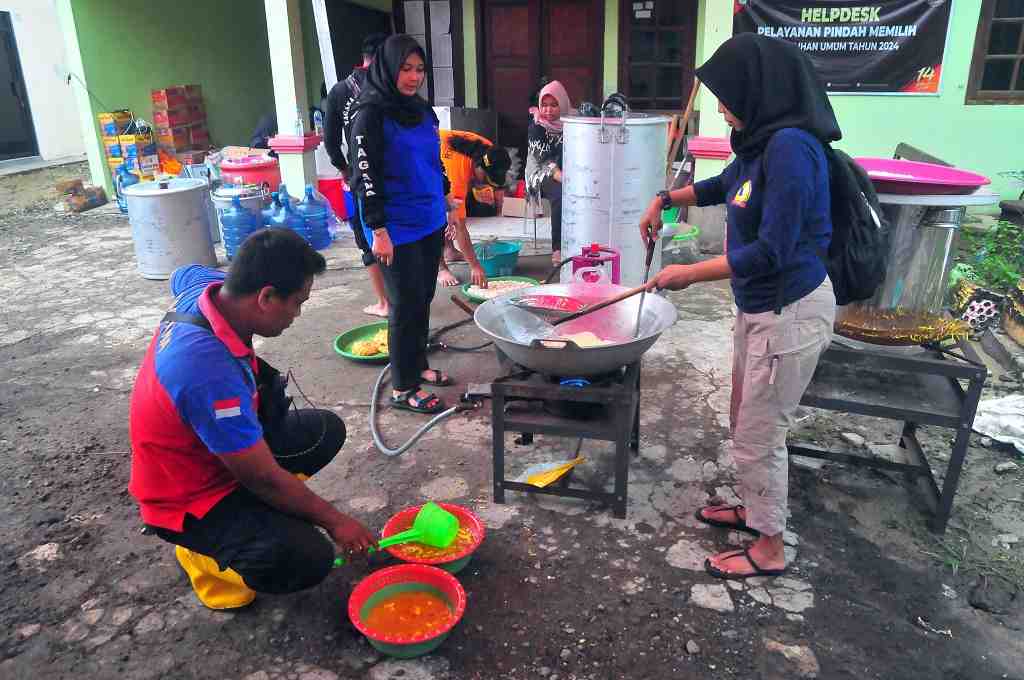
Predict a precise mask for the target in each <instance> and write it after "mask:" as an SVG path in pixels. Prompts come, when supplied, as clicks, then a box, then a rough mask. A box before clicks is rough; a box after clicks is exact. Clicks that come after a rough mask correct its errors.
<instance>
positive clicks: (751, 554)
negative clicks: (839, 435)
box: [640, 33, 840, 579]
mask: <svg viewBox="0 0 1024 680" xmlns="http://www.w3.org/2000/svg"><path fill="white" fill-rule="evenodd" d="M697 77H698V78H699V79H700V80H701V81H702V82H703V83H704V84H705V85H706V86H707V87H708V88H709V89H710V90H711V92H713V93H714V94H715V96H716V97H717V98H718V101H719V105H718V110H719V111H720V112H721V113H722V115H723V116H724V117H725V120H726V122H727V123H728V124H729V126H730V127H731V128H732V135H731V142H732V149H733V152H734V153H735V154H736V159H735V160H734V161H733V162H732V163H731V164H729V165H728V166H727V167H726V168H725V170H723V171H722V174H721V175H719V176H718V177H713V178H711V179H707V180H704V181H702V182H698V183H697V184H695V185H693V186H689V187H686V188H684V189H678V190H676V191H673V192H671V194H667V193H666V192H662V193H661V194H659V197H658V198H657V199H655V201H654V202H653V203H652V204H651V206H650V207H649V208H648V210H647V212H646V213H645V215H644V217H643V219H642V220H641V222H640V231H641V234H642V235H643V238H644V239H645V240H649V239H652V238H654V236H655V234H656V233H657V231H658V230H659V229H660V228H661V211H662V209H663V208H665V207H668V206H669V205H697V206H706V205H715V204H720V203H725V204H726V205H727V209H728V226H727V231H726V246H727V247H726V254H725V255H722V256H720V257H717V258H714V259H711V260H707V261H704V262H700V263H698V264H694V265H673V266H669V267H666V268H665V269H663V270H662V271H661V272H660V273H659V274H658V275H657V277H656V278H655V279H654V280H653V281H652V282H651V284H650V285H651V287H652V288H659V289H669V290H682V289H684V288H686V287H687V286H690V285H691V284H694V283H698V282H701V281H717V280H721V279H730V280H731V282H732V290H733V295H734V297H735V301H736V306H737V307H738V309H739V314H738V316H737V318H736V324H735V330H734V335H733V374H732V404H731V409H730V430H731V434H732V454H733V457H734V459H735V461H736V468H737V472H738V476H739V478H740V489H741V493H742V498H743V502H744V505H735V506H732V505H713V506H708V507H704V508H701V509H699V510H698V511H697V519H698V520H700V521H701V522H705V523H707V524H711V525H713V526H718V527H726V528H729V529H735V530H739V531H744V532H747V533H750V534H753V535H754V536H756V537H757V538H756V539H755V540H754V541H753V543H751V544H750V545H749V546H748V547H747V548H745V549H742V550H730V551H727V552H724V553H721V554H718V555H715V556H714V557H712V558H710V559H709V560H707V561H706V562H705V568H706V569H707V570H708V572H709V573H711V574H712V575H714V576H717V577H720V578H729V579H736V578H746V577H749V576H758V575H776V574H780V573H782V572H783V570H784V569H785V568H786V562H785V553H784V549H783V542H782V534H783V531H784V529H785V528H786V517H787V514H788V513H787V500H788V484H789V479H788V456H787V450H786V435H787V433H788V430H789V428H790V427H791V426H792V424H793V417H794V413H795V411H796V408H797V406H798V405H799V403H800V399H801V397H802V396H803V392H804V390H805V389H806V388H807V385H808V383H809V382H810V380H811V376H812V375H813V374H814V369H815V366H816V365H817V363H818V358H819V357H820V355H821V353H822V352H823V351H824V350H825V348H826V347H827V346H828V344H829V342H830V341H831V338H832V324H833V321H834V319H835V304H836V301H835V296H834V294H833V291H832V284H831V282H830V281H829V278H828V276H827V273H826V270H825V266H824V264H823V263H822V260H821V258H820V257H819V256H818V253H819V252H825V251H826V250H827V249H828V245H829V241H830V239H831V235H832V223H831V219H830V217H829V213H830V199H829V175H828V161H827V157H826V153H829V151H827V150H826V147H827V145H828V143H829V142H832V141H835V140H838V139H839V138H840V131H839V125H838V123H837V122H836V118H835V114H834V113H833V112H832V107H831V105H830V104H829V101H828V97H827V96H826V94H825V90H824V88H823V87H822V85H821V82H820V81H819V80H818V77H817V75H816V74H815V73H814V71H813V68H812V66H811V64H810V62H809V61H808V60H807V58H806V57H805V56H804V55H803V53H801V52H800V50H799V48H797V47H796V46H793V45H791V44H789V43H786V42H783V41H781V40H775V39H772V38H765V37H763V36H757V35H753V34H749V33H744V34H741V35H737V36H734V37H732V38H730V39H729V40H728V41H726V42H725V43H724V44H723V45H722V46H721V47H720V48H719V49H718V51H717V52H715V54H714V56H712V57H711V59H710V60H708V62H707V63H706V64H704V65H703V66H701V67H700V68H699V69H697Z"/></svg>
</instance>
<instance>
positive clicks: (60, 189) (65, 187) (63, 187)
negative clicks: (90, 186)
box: [54, 179, 85, 196]
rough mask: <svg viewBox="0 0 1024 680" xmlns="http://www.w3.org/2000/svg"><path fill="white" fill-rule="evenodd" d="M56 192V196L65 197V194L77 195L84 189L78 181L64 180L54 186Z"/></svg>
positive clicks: (80, 181)
mask: <svg viewBox="0 0 1024 680" xmlns="http://www.w3.org/2000/svg"><path fill="white" fill-rule="evenodd" d="M54 188H55V189H56V190H57V195H58V196H66V195H67V194H77V193H81V191H82V190H83V189H84V188H85V186H84V185H83V183H82V180H80V179H66V180H64V181H63V182H57V183H56V184H55V185H54Z"/></svg>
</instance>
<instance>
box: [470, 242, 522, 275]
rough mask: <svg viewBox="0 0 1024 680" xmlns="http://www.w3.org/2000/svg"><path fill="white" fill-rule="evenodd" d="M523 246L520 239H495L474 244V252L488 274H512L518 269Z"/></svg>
mask: <svg viewBox="0 0 1024 680" xmlns="http://www.w3.org/2000/svg"><path fill="white" fill-rule="evenodd" d="M522 247H523V244H522V243H520V242H519V241H493V242H491V243H478V244H476V245H474V246H473V252H474V253H476V258H477V259H478V260H480V266H481V267H483V268H484V273H485V274H487V276H511V275H512V274H513V273H514V272H515V270H516V264H517V263H518V262H519V251H520V249H522Z"/></svg>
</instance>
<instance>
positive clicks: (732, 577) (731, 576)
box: [704, 548, 786, 581]
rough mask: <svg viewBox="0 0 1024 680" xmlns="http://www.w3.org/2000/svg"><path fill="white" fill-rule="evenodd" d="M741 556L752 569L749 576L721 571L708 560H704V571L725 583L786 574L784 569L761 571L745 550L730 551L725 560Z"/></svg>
mask: <svg viewBox="0 0 1024 680" xmlns="http://www.w3.org/2000/svg"><path fill="white" fill-rule="evenodd" d="M741 555H742V556H743V557H744V559H746V560H747V562H749V563H750V566H751V567H753V568H754V571H753V572H751V573H749V574H737V573H735V572H731V571H722V570H721V569H719V568H718V567H716V566H715V565H713V564H711V560H710V559H706V560H704V570H705V571H706V572H708V573H709V574H711V575H712V576H714V577H715V578H722V579H725V580H727V581H742V580H743V579H745V578H752V577H754V576H782V575H783V574H785V573H786V570H785V568H783V569H762V568H761V567H760V566H759V565H758V564H757V562H755V561H754V558H753V557H751V556H750V551H749V550H748V549H746V548H744V549H743V550H732V551H730V552H729V553H728V554H727V557H726V559H732V558H733V557H739V556H741Z"/></svg>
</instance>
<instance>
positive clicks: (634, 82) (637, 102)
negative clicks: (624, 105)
mask: <svg viewBox="0 0 1024 680" xmlns="http://www.w3.org/2000/svg"><path fill="white" fill-rule="evenodd" d="M620 17H621V19H620V26H621V29H620V35H619V47H620V59H621V63H620V69H619V86H620V88H621V89H622V91H623V94H625V95H626V96H627V97H628V98H629V104H630V106H631V107H632V108H633V109H635V110H640V111H643V110H672V111H678V110H679V109H681V108H683V106H685V104H686V101H687V99H688V98H689V94H690V89H691V87H692V85H693V68H694V58H695V55H696V22H697V1H696V0H624V1H623V2H622V7H621V12H620Z"/></svg>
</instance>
